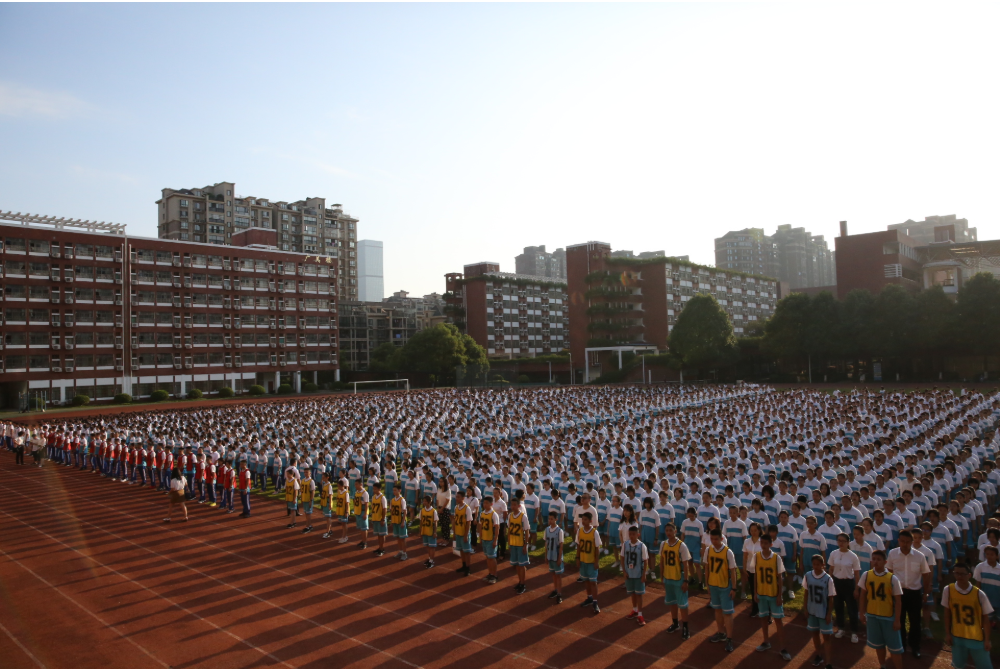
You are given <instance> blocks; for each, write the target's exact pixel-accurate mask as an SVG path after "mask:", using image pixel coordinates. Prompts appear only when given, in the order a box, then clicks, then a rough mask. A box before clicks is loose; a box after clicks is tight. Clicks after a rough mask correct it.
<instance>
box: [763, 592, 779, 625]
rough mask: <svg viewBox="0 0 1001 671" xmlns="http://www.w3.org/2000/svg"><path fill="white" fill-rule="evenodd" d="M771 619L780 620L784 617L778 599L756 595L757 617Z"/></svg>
mask: <svg viewBox="0 0 1001 671" xmlns="http://www.w3.org/2000/svg"><path fill="white" fill-rule="evenodd" d="M769 616H771V617H773V618H775V619H776V620H781V619H782V618H783V617H785V611H783V610H782V606H780V605H779V604H778V599H777V598H776V597H774V596H765V595H764V594H759V595H758V617H769Z"/></svg>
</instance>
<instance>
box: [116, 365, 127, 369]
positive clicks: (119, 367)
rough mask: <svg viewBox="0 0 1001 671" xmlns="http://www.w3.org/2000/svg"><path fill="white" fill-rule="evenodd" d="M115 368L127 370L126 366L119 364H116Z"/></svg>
mask: <svg viewBox="0 0 1001 671" xmlns="http://www.w3.org/2000/svg"><path fill="white" fill-rule="evenodd" d="M115 370H125V366H123V365H121V364H118V365H117V366H115Z"/></svg>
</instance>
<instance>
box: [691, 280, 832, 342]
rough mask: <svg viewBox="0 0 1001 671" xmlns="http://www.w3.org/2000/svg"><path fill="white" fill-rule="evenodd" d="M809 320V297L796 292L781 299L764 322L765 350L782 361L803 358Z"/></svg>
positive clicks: (810, 316)
mask: <svg viewBox="0 0 1001 671" xmlns="http://www.w3.org/2000/svg"><path fill="white" fill-rule="evenodd" d="M682 314H684V313H682ZM811 318H812V315H811V310H810V297H809V296H807V295H806V294H803V293H798V292H797V293H794V294H790V295H788V296H786V297H785V298H783V299H781V300H780V301H779V302H778V303H776V304H775V312H774V314H772V316H771V318H770V319H769V320H768V321H767V322H765V340H764V345H765V350H766V351H767V352H769V353H771V354H772V355H773V356H776V357H779V358H783V359H799V358H801V357H805V356H806V355H807V352H808V351H809V349H808V344H807V341H808V337H809V335H808V334H809V331H810V324H811Z"/></svg>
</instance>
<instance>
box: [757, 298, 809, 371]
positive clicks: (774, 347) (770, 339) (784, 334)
mask: <svg viewBox="0 0 1001 671" xmlns="http://www.w3.org/2000/svg"><path fill="white" fill-rule="evenodd" d="M812 319H813V315H812V310H811V309H810V297H809V296H807V295H806V294H803V293H794V294H790V295H788V296H786V297H785V298H782V299H781V300H780V301H779V302H778V303H776V304H775V312H774V314H772V316H771V318H770V319H769V320H768V321H767V322H765V340H764V345H765V350H766V351H767V352H769V353H770V354H772V355H773V356H779V357H789V358H792V357H802V356H806V355H807V353H808V352H809V337H810V331H811V330H812Z"/></svg>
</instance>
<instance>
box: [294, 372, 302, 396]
mask: <svg viewBox="0 0 1001 671" xmlns="http://www.w3.org/2000/svg"><path fill="white" fill-rule="evenodd" d="M292 388H293V389H295V393H297V394H298V393H299V392H301V391H302V373H300V372H299V371H295V372H293V373H292Z"/></svg>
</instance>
